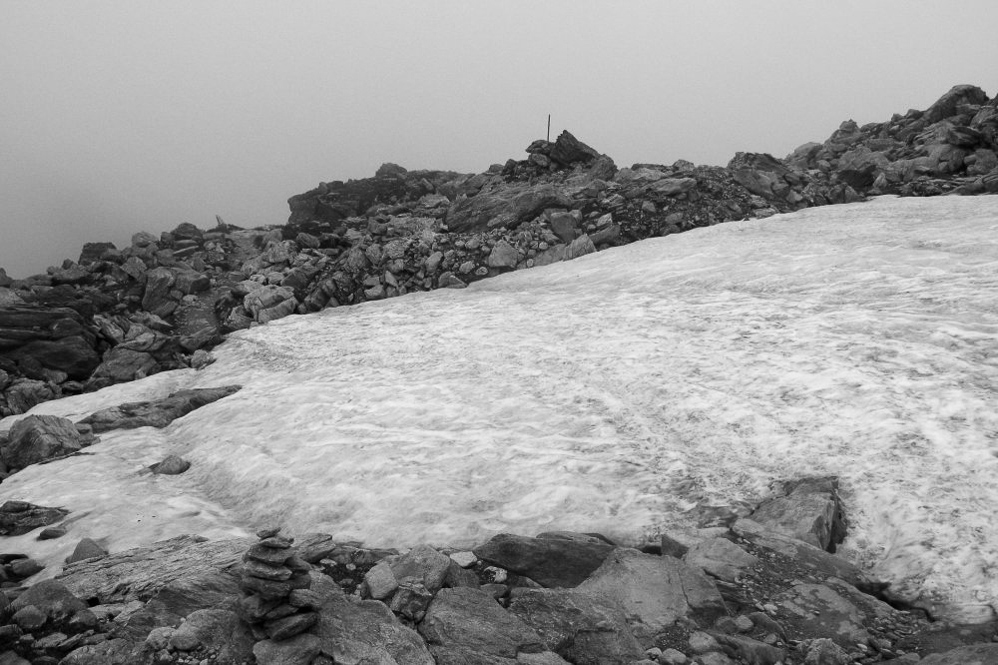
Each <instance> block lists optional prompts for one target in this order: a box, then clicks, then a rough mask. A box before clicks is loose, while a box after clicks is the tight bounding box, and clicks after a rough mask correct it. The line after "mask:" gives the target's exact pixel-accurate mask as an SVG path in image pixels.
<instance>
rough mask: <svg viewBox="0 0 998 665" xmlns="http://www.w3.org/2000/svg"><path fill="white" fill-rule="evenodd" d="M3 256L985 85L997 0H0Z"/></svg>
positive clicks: (635, 153)
mask: <svg viewBox="0 0 998 665" xmlns="http://www.w3.org/2000/svg"><path fill="white" fill-rule="evenodd" d="M0 17H2V20H0V230H2V235H0V266H3V267H5V268H7V271H8V273H10V274H11V275H13V276H18V277H23V276H27V275H28V274H32V273H36V272H42V271H44V268H45V267H46V266H48V265H52V264H57V263H61V261H62V259H63V258H67V257H69V258H73V259H76V258H77V257H78V256H79V250H80V247H81V245H82V244H83V243H84V242H86V241H91V240H110V241H112V242H115V243H116V244H117V245H118V246H119V247H123V246H125V245H127V244H128V240H129V238H130V237H131V234H132V233H134V232H136V231H140V230H146V231H150V232H153V233H156V234H158V233H159V232H160V231H164V230H169V229H172V228H173V227H175V226H176V225H177V224H179V223H180V222H192V223H194V224H196V225H198V226H200V227H201V228H210V227H212V226H214V224H215V217H214V216H215V214H219V215H221V216H222V217H223V218H224V219H225V221H227V222H231V223H233V224H237V225H240V226H256V225H261V224H280V223H283V222H285V221H286V220H287V215H288V210H287V204H286V200H287V198H288V197H289V196H291V195H293V194H296V193H299V192H302V191H305V190H307V189H310V188H312V187H314V186H315V185H316V184H318V183H319V182H321V181H331V180H345V179H349V178H363V177H368V176H371V175H373V174H374V171H375V169H377V167H378V166H379V165H380V164H381V163H382V162H386V161H391V162H396V163H399V164H401V165H402V166H405V167H406V168H409V169H419V168H439V169H452V170H457V171H465V172H476V173H477V172H480V171H483V170H485V169H486V168H488V166H489V165H490V164H492V163H496V162H503V161H505V160H506V159H508V158H510V157H515V158H517V159H520V158H523V157H524V156H525V155H524V153H523V149H524V148H525V147H526V146H527V145H528V144H529V143H530V142H531V141H532V140H533V139H536V138H543V137H544V135H545V132H546V123H547V114H548V113H550V114H551V115H552V128H551V134H552V137H554V136H556V135H557V133H558V132H560V131H561V130H562V129H568V130H569V131H571V132H573V133H574V134H575V135H576V136H577V137H579V138H580V139H582V140H583V141H586V142H587V143H589V144H590V145H592V146H593V147H594V148H596V149H597V150H599V151H600V152H604V153H606V154H608V155H610V156H611V157H612V158H613V159H614V160H615V161H616V163H617V164H618V166H627V165H630V164H632V163H635V162H655V163H663V164H671V163H672V162H673V161H675V160H676V159H680V158H682V159H688V160H690V161H693V162H697V163H702V164H721V165H723V164H726V163H727V161H728V160H729V159H730V158H731V157H732V156H733V155H734V153H735V152H736V151H739V150H746V151H758V152H770V153H773V154H775V155H777V156H781V157H782V156H785V155H786V154H787V153H788V152H790V151H791V150H793V148H795V147H796V146H798V145H800V144H801V143H805V142H807V141H812V140H817V141H821V140H824V139H825V138H827V137H828V135H829V134H830V133H831V132H832V131H833V130H834V129H835V128H836V127H837V126H838V125H839V123H840V122H841V121H842V120H845V119H848V118H853V119H855V120H856V121H857V122H859V123H861V124H862V123H865V122H874V121H883V120H887V119H889V118H890V116H891V114H892V113H894V112H904V111H906V110H907V109H909V108H925V107H927V106H928V105H929V104H931V103H932V102H933V101H935V99H936V98H938V97H939V96H940V95H941V94H942V93H944V92H945V91H946V90H948V89H949V88H950V87H951V86H953V85H955V84H958V83H973V84H976V85H979V86H981V87H983V88H984V90H985V91H986V92H987V93H988V94H989V95H991V96H994V95H995V94H996V92H998V69H996V68H995V63H996V62H998V39H996V37H995V32H994V29H995V26H998V2H996V1H995V0H964V1H963V2H961V3H959V5H956V4H953V3H942V2H938V1H932V2H930V1H921V0H903V1H887V0H877V1H876V2H870V1H868V0H837V1H835V2H831V1H829V0H822V1H820V2H819V1H808V0H752V1H751V2H750V1H748V0H724V1H722V0H716V1H707V0H704V1H699V2H694V1H693V0H688V1H686V2H665V1H658V2H632V1H628V2H623V1H621V2H584V1H580V0H572V1H571V2H551V1H545V2H537V1H530V2H518V1H513V0H504V1H503V2H480V1H477V0H461V1H455V2H418V3H417V2H373V1H368V2H360V1H358V2H350V3H347V2H333V1H328V2H276V1H275V2H258V1H252V0H239V1H238V2H235V1H233V2H210V1H205V0H199V1H198V2H163V1H156V2H144V1H139V0H123V1H120V2H109V1H98V0H88V1H87V2H40V1H33V0H32V1H24V2H21V1H14V0H0Z"/></svg>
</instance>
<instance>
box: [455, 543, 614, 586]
mask: <svg viewBox="0 0 998 665" xmlns="http://www.w3.org/2000/svg"><path fill="white" fill-rule="evenodd" d="M613 549H614V547H613V545H610V544H608V543H604V542H601V541H598V540H596V542H592V541H591V540H590V541H586V540H573V539H568V538H529V537H527V536H516V535H513V534H509V533H501V534H499V535H498V536H495V537H493V538H492V539H491V540H489V541H488V542H487V543H485V544H484V545H481V546H479V547H476V548H475V549H474V550H472V551H473V552H474V553H475V556H477V557H478V558H479V559H482V560H483V561H487V562H488V563H490V564H492V565H495V566H499V567H501V568H505V569H506V570H510V571H513V572H514V573H517V574H518V575H524V576H525V577H529V578H530V579H532V580H534V581H535V582H537V583H538V584H540V585H541V586H545V587H548V588H556V587H574V586H577V585H579V584H581V583H582V582H584V581H585V580H586V578H587V577H589V575H590V574H592V572H593V571H594V570H596V569H597V568H599V567H600V565H602V563H603V560H604V559H606V557H607V556H609V554H610V552H612V551H613Z"/></svg>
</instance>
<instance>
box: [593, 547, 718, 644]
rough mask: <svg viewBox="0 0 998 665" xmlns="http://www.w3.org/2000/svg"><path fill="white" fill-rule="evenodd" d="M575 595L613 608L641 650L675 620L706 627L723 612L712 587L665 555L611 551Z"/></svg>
mask: <svg viewBox="0 0 998 665" xmlns="http://www.w3.org/2000/svg"><path fill="white" fill-rule="evenodd" d="M575 590H576V592H577V593H579V594H586V595H589V596H592V597H594V598H598V599H600V600H601V601H610V602H612V603H613V604H616V605H619V606H620V607H621V608H622V609H623V611H624V613H625V614H626V616H627V618H628V624H629V625H630V628H631V631H632V633H633V634H634V635H635V637H636V638H637V639H638V640H639V641H641V642H642V643H643V644H644V645H645V646H646V647H648V646H652V644H653V642H654V637H655V635H657V634H658V633H660V632H663V631H664V630H666V629H667V628H669V627H670V626H671V625H672V624H674V623H675V622H677V621H688V620H691V619H692V620H694V621H696V622H697V623H698V624H701V625H711V624H712V623H713V622H714V619H716V618H717V617H719V616H724V615H725V614H726V612H727V610H726V608H725V606H724V600H723V599H722V598H721V594H720V593H718V591H717V588H716V587H715V586H714V584H713V582H711V581H710V579H709V578H708V577H707V576H706V575H704V573H703V572H701V571H700V570H698V569H696V568H694V567H692V566H689V565H687V564H685V563H684V562H682V561H680V560H679V559H674V558H672V557H668V556H657V555H652V554H643V553H641V552H639V551H638V550H633V549H628V548H618V549H615V550H613V551H612V552H611V553H610V554H609V555H608V556H607V558H606V560H604V561H603V564H602V565H601V566H600V567H599V568H598V569H597V570H596V571H595V572H593V573H592V574H591V575H590V576H589V578H588V579H587V580H586V581H585V582H583V583H582V584H580V585H579V586H578V587H576V589H575Z"/></svg>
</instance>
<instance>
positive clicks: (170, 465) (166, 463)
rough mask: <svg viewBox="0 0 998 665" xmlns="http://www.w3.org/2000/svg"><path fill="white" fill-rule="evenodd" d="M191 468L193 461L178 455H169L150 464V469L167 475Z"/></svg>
mask: <svg viewBox="0 0 998 665" xmlns="http://www.w3.org/2000/svg"><path fill="white" fill-rule="evenodd" d="M189 468H191V463H190V462H188V461H187V460H185V459H183V458H182V457H178V456H177V455H167V456H166V457H164V458H163V460H162V461H160V462H156V463H155V464H152V465H150V466H149V470H150V471H152V472H153V473H158V474H162V475H166V476H176V475H178V474H181V473H183V472H184V471H187V469H189Z"/></svg>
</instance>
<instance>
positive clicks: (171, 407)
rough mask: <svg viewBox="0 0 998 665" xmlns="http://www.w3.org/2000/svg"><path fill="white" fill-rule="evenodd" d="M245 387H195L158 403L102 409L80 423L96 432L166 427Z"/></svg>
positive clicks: (178, 392)
mask: <svg viewBox="0 0 998 665" xmlns="http://www.w3.org/2000/svg"><path fill="white" fill-rule="evenodd" d="M241 387H242V386H234V385H233V386H221V387H218V388H194V389H189V390H178V391H177V392H175V393H173V394H171V395H169V396H168V397H164V398H163V399H160V400H156V401H155V402H130V403H127V404H119V405H118V406H112V407H109V408H107V409H101V410H100V411H97V412H95V413H92V414H90V415H89V416H87V417H86V418H84V419H83V420H81V421H80V423H81V424H85V425H90V426H91V427H92V428H93V431H94V432H98V433H100V432H107V431H110V430H113V429H135V428H136V427H166V426H167V425H169V424H170V423H172V422H173V421H174V420H176V419H177V418H180V417H182V416H185V415H187V414H188V413H190V412H191V411H194V410H195V409H200V408H201V407H202V406H205V405H207V404H211V403H212V402H215V401H217V400H220V399H222V398H224V397H228V396H229V395H232V394H234V393H236V392H237V391H238V390H239V389H240V388H241Z"/></svg>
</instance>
